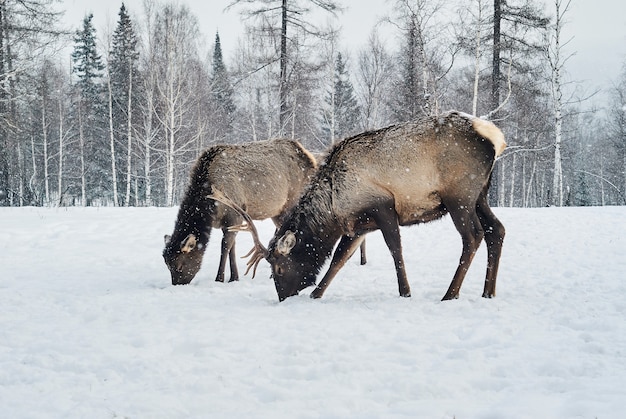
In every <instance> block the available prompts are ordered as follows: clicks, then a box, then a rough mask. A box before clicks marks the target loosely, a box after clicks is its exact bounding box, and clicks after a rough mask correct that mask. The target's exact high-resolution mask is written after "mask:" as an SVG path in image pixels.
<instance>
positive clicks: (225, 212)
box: [163, 139, 317, 285]
mask: <svg viewBox="0 0 626 419" xmlns="http://www.w3.org/2000/svg"><path fill="white" fill-rule="evenodd" d="M316 166H317V164H316V161H315V159H314V157H313V156H312V155H311V154H310V153H309V152H308V151H307V150H305V149H304V148H303V147H302V145H300V143H299V142H297V141H292V140H286V139H276V140H268V141H258V142H251V143H247V144H242V145H216V146H213V147H210V148H209V149H207V150H206V151H205V152H204V153H203V154H202V155H201V156H200V157H199V158H198V160H197V161H196V163H195V166H194V167H193V169H192V170H191V176H190V179H189V185H188V187H187V191H186V193H185V196H184V198H183V200H182V202H181V205H180V209H179V211H178V216H177V219H176V224H175V226H174V232H173V233H172V235H171V236H165V248H164V250H163V258H164V260H165V263H166V265H167V267H168V269H169V270H170V273H171V275H172V284H173V285H182V284H188V283H189V282H191V280H192V279H193V278H194V276H195V275H196V274H197V273H198V271H199V270H200V266H201V264H202V258H203V255H204V252H205V249H206V246H207V243H208V241H209V236H210V234H211V228H220V229H222V232H223V234H224V237H223V238H222V245H221V256H220V262H219V267H218V270H217V276H216V279H215V280H216V281H220V282H223V281H224V270H225V267H226V259H229V261H230V281H236V280H238V279H239V273H238V270H237V261H236V257H235V236H236V234H237V232H236V231H233V230H232V229H231V230H229V227H230V226H235V225H238V224H241V222H242V218H241V216H240V215H239V214H238V213H237V212H236V211H234V210H232V209H231V208H229V207H228V206H225V205H220V204H219V203H216V202H215V201H214V200H213V199H211V198H208V195H210V194H211V193H212V190H213V188H216V189H219V190H221V191H224V193H226V194H227V195H228V197H229V198H230V199H232V201H233V202H235V203H237V204H238V205H239V206H240V207H241V208H242V209H244V210H245V211H247V212H248V214H249V217H251V218H253V219H255V220H262V219H266V218H272V220H273V221H274V224H275V225H276V226H277V227H278V226H279V225H280V223H281V219H282V217H283V216H284V215H285V213H286V211H287V209H289V208H291V207H292V206H293V205H295V204H296V203H297V201H298V198H299V197H300V195H301V193H302V190H303V189H304V187H305V185H306V184H307V183H308V182H309V181H310V178H311V176H312V174H313V173H314V172H315V170H316ZM246 273H247V271H246Z"/></svg>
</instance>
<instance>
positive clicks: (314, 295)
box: [310, 288, 324, 299]
mask: <svg viewBox="0 0 626 419" xmlns="http://www.w3.org/2000/svg"><path fill="white" fill-rule="evenodd" d="M323 294H324V291H322V290H321V289H319V288H315V289H314V290H313V292H312V293H311V295H310V297H311V298H313V299H318V298H322V295H323Z"/></svg>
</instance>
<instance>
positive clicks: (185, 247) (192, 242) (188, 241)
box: [180, 234, 197, 253]
mask: <svg viewBox="0 0 626 419" xmlns="http://www.w3.org/2000/svg"><path fill="white" fill-rule="evenodd" d="M196 243H197V240H196V236H194V235H193V234H190V235H188V236H187V237H185V240H183V241H182V242H181V243H180V251H181V252H183V253H189V252H191V251H192V250H193V249H195V248H196Z"/></svg>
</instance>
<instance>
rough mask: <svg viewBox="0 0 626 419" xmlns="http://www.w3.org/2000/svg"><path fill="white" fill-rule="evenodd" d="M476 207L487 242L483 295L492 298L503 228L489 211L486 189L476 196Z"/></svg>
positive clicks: (494, 292) (500, 252)
mask: <svg viewBox="0 0 626 419" xmlns="http://www.w3.org/2000/svg"><path fill="white" fill-rule="evenodd" d="M476 209H477V213H478V218H479V219H480V224H481V225H482V227H483V230H484V232H485V243H486V244H487V275H486V276H485V289H484V291H483V297H485V298H493V297H495V296H496V278H497V276H498V266H499V265H500V255H501V254H502V243H503V242H504V235H505V229H504V226H503V225H502V223H501V222H500V220H498V219H497V218H496V216H495V215H494V213H493V211H491V208H490V207H489V203H488V202H487V193H486V191H484V192H483V193H482V194H481V195H480V197H479V198H478V204H477V207H476Z"/></svg>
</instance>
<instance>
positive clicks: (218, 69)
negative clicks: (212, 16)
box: [211, 33, 236, 140]
mask: <svg viewBox="0 0 626 419" xmlns="http://www.w3.org/2000/svg"><path fill="white" fill-rule="evenodd" d="M233 92H234V91H233V87H232V85H231V83H230V78H229V75H228V71H227V69H226V65H225V64H224V59H223V56H222V45H221V42H220V35H219V33H216V34H215V46H214V49H213V75H212V77H211V101H212V108H213V111H214V112H213V116H214V117H215V123H214V127H215V133H214V138H225V137H227V136H228V134H229V132H230V131H231V128H232V122H233V118H234V116H235V110H236V108H235V103H234V101H233ZM226 140H228V139H227V138H226Z"/></svg>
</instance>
